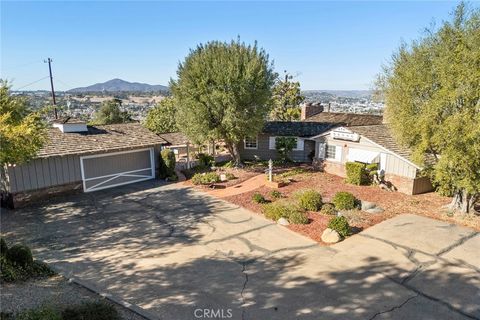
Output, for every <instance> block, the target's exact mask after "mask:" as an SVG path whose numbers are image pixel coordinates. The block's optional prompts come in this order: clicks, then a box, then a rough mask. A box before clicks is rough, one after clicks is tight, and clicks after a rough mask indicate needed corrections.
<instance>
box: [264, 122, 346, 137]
mask: <svg viewBox="0 0 480 320" xmlns="http://www.w3.org/2000/svg"><path fill="white" fill-rule="evenodd" d="M337 126H338V125H337V124H336V123H325V122H303V121H268V122H266V123H265V125H264V127H263V130H262V132H263V133H266V134H271V135H279V136H297V137H311V136H315V135H318V134H321V133H323V132H326V131H328V130H330V129H332V128H333V127H337Z"/></svg>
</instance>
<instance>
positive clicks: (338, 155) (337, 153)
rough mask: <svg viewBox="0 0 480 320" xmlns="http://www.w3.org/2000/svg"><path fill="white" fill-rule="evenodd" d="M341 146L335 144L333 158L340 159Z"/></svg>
mask: <svg viewBox="0 0 480 320" xmlns="http://www.w3.org/2000/svg"><path fill="white" fill-rule="evenodd" d="M342 148H343V147H342V146H335V160H336V161H339V162H340V161H342Z"/></svg>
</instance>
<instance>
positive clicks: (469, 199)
mask: <svg viewBox="0 0 480 320" xmlns="http://www.w3.org/2000/svg"><path fill="white" fill-rule="evenodd" d="M478 197H479V194H473V195H472V194H469V193H468V192H467V191H466V190H459V191H457V192H455V194H454V196H453V199H452V202H451V203H450V206H449V207H450V209H451V210H458V211H460V212H462V213H470V212H472V211H473V207H474V205H475V202H476V201H477V200H478Z"/></svg>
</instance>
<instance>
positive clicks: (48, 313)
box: [15, 306, 62, 320]
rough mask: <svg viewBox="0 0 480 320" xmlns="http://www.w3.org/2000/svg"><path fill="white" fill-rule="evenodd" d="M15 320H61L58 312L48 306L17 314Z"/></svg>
mask: <svg viewBox="0 0 480 320" xmlns="http://www.w3.org/2000/svg"><path fill="white" fill-rule="evenodd" d="M15 320H62V316H61V314H60V312H59V311H57V310H55V309H54V308H52V307H50V306H42V307H38V308H35V309H30V310H25V311H22V312H21V313H19V314H18V315H17V316H16V317H15Z"/></svg>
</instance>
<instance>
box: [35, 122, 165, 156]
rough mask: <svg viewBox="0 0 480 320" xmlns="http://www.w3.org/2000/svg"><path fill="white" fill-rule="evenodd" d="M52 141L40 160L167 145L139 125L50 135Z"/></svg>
mask: <svg viewBox="0 0 480 320" xmlns="http://www.w3.org/2000/svg"><path fill="white" fill-rule="evenodd" d="M47 136H48V141H47V143H46V144H45V145H44V146H43V148H42V149H40V151H39V152H38V154H37V157H38V158H47V157H52V156H64V155H72V154H87V153H101V152H105V151H109V152H111V151H120V150H128V149H134V148H140V147H150V146H154V145H160V144H165V143H166V141H165V140H163V139H162V138H161V137H159V136H157V135H156V134H154V133H153V132H151V131H149V130H148V129H146V128H144V127H143V126H142V125H140V124H139V123H124V124H112V125H105V126H89V127H88V131H86V132H71V133H62V132H61V131H60V130H59V129H57V128H50V129H48V131H47Z"/></svg>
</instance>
